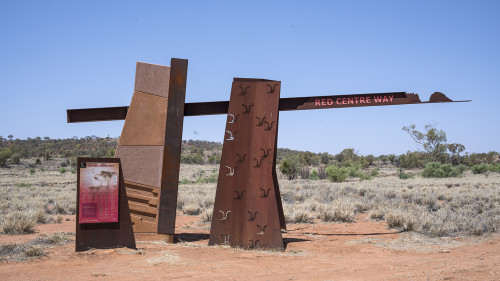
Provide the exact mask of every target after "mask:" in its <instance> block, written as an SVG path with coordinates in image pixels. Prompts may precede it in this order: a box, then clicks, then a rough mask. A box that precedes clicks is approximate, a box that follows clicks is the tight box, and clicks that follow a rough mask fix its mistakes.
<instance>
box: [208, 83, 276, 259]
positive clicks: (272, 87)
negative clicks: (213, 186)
mask: <svg viewBox="0 0 500 281" xmlns="http://www.w3.org/2000/svg"><path fill="white" fill-rule="evenodd" d="M280 85H281V83H280V82H279V81H272V80H263V79H245V78H235V79H234V80H233V85H232V88H231V98H230V101H229V108H228V115H227V124H226V129H225V135H224V145H223V149H222V157H221V164H220V170H219V179H218V183H217V192H216V197H215V204H214V211H213V218H212V227H211V230H210V239H209V244H210V245H215V244H227V245H231V246H239V247H243V248H254V247H263V248H275V249H276V248H278V249H283V239H282V236H281V229H282V228H285V224H284V219H283V209H282V207H281V200H280V194H279V186H278V181H277V178H276V150H277V147H276V144H277V137H278V118H279V108H278V107H279V98H280ZM280 218H282V219H280Z"/></svg>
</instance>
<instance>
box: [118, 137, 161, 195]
mask: <svg viewBox="0 0 500 281" xmlns="http://www.w3.org/2000/svg"><path fill="white" fill-rule="evenodd" d="M163 150H164V149H163V146H124V145H119V146H118V147H117V149H116V153H115V157H117V158H120V159H121V160H122V166H123V175H124V176H125V180H126V181H127V182H133V183H138V184H144V185H149V186H153V187H161V171H162V163H163Z"/></svg>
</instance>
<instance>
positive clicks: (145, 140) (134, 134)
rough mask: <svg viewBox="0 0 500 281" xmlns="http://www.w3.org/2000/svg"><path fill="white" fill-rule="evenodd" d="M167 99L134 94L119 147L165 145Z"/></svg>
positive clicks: (140, 93)
mask: <svg viewBox="0 0 500 281" xmlns="http://www.w3.org/2000/svg"><path fill="white" fill-rule="evenodd" d="M166 120H167V99H166V98H163V97H159V96H155V95H151V94H145V93H142V92H134V95H133V96H132V101H131V102H130V107H129V110H128V114H127V119H126V120H125V124H124V125H123V131H122V134H121V136H120V142H119V145H142V146H144V145H164V143H165V125H166Z"/></svg>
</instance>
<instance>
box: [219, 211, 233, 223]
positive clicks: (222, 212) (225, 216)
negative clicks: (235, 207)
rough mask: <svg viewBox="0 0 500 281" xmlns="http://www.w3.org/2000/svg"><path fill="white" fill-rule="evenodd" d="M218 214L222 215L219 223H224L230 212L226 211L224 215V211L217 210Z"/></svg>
mask: <svg viewBox="0 0 500 281" xmlns="http://www.w3.org/2000/svg"><path fill="white" fill-rule="evenodd" d="M219 213H221V214H222V217H221V219H220V220H221V221H225V220H227V216H228V215H229V213H231V211H227V212H225V213H224V211H222V210H219Z"/></svg>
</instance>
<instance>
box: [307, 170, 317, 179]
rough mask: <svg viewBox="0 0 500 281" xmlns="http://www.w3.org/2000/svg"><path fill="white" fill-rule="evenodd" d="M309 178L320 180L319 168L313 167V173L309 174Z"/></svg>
mask: <svg viewBox="0 0 500 281" xmlns="http://www.w3.org/2000/svg"><path fill="white" fill-rule="evenodd" d="M309 179H310V180H319V176H318V170H316V169H312V171H311V173H310V174H309Z"/></svg>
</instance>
